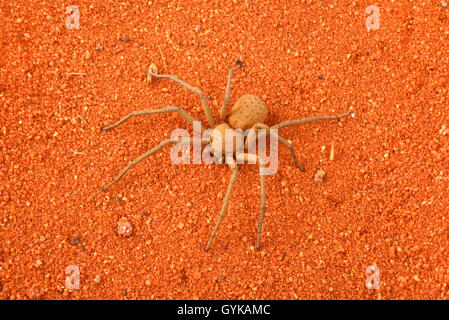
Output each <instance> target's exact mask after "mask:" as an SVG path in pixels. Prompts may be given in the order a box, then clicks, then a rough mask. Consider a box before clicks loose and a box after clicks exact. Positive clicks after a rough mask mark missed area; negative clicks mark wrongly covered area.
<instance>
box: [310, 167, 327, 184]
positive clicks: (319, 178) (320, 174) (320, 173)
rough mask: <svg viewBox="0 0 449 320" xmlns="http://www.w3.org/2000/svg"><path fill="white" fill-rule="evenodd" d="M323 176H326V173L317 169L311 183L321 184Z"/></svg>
mask: <svg viewBox="0 0 449 320" xmlns="http://www.w3.org/2000/svg"><path fill="white" fill-rule="evenodd" d="M325 175H326V172H324V171H323V170H321V169H319V170H318V171H317V172H316V173H315V177H314V178H313V181H315V182H323V179H324V176H325Z"/></svg>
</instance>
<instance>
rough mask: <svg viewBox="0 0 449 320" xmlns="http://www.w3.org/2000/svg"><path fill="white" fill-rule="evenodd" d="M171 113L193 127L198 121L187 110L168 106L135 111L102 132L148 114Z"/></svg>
mask: <svg viewBox="0 0 449 320" xmlns="http://www.w3.org/2000/svg"><path fill="white" fill-rule="evenodd" d="M170 112H177V113H178V114H179V115H180V116H181V117H183V118H184V120H185V121H187V122H188V123H190V124H191V125H192V126H193V122H194V121H198V120H196V119H195V118H194V117H193V116H192V115H191V114H190V113H188V112H187V111H185V110H183V109H181V108H178V107H174V106H168V107H166V108H163V109H153V110H141V111H133V112H131V113H129V114H128V115H127V116H125V117H123V118H122V119H120V120H119V121H117V122H116V123H113V124H111V125H109V126H107V127H104V128H102V129H101V131H106V130H109V129H112V128H115V127H117V126H118V125H120V124H122V123H123V122H125V121H126V120H128V119H129V118H131V117H136V116H143V115H147V114H157V113H170ZM201 127H203V126H202V125H201Z"/></svg>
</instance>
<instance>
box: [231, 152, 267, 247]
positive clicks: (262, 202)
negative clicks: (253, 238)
mask: <svg viewBox="0 0 449 320" xmlns="http://www.w3.org/2000/svg"><path fill="white" fill-rule="evenodd" d="M250 157H255V158H256V159H257V162H258V163H259V177H260V217H259V226H258V227H257V246H256V248H257V250H259V249H260V234H261V232H262V223H263V218H264V216H265V211H266V209H267V205H266V197H267V195H266V187H265V175H264V174H263V173H262V171H263V168H264V167H265V164H264V163H262V162H261V161H260V160H259V157H257V155H255V154H249V153H240V154H238V155H237V156H236V158H237V159H238V160H244V161H247V162H249V158H250Z"/></svg>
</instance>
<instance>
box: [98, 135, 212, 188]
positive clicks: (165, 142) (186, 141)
mask: <svg viewBox="0 0 449 320" xmlns="http://www.w3.org/2000/svg"><path fill="white" fill-rule="evenodd" d="M195 142H196V143H201V144H202V145H205V144H207V143H209V142H210V141H209V140H202V139H199V138H178V139H167V140H163V141H162V142H161V143H160V144H159V145H157V146H156V147H154V148H153V149H151V150H149V151H147V152H145V153H143V154H141V155H140V156H138V157H137V158H136V159H134V160H133V161H131V162H130V163H129V164H128V165H127V166H126V167H125V169H123V170H122V172H120V174H119V175H118V176H117V177H116V178H115V179H114V180H112V181H111V182H110V183H108V184H107V185H106V186H105V187H104V188H102V189H101V191H106V190H107V189H108V188H109V187H110V186H112V185H113V184H114V183H116V182H117V181H119V180H120V179H121V177H122V176H123V175H124V174H125V173H126V172H127V171H128V170H129V169H131V168H132V167H134V166H135V165H136V164H138V163H139V162H140V161H142V160H143V159H145V158H147V157H149V156H150V155H152V154H153V153H155V152H157V151H158V150H160V149H162V148H163V147H165V146H167V145H169V144H177V143H183V144H191V143H195Z"/></svg>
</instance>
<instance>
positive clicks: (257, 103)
mask: <svg viewBox="0 0 449 320" xmlns="http://www.w3.org/2000/svg"><path fill="white" fill-rule="evenodd" d="M236 64H237V65H236V66H235V67H233V68H230V69H229V72H228V78H227V84H226V89H225V98H224V102H223V106H222V108H221V110H220V112H219V122H218V123H217V121H216V120H215V118H214V116H213V115H212V112H211V109H210V106H209V101H208V97H207V96H206V95H205V94H204V93H203V91H201V89H199V88H196V87H193V86H191V85H189V84H187V83H186V82H184V81H182V80H180V79H179V78H177V77H176V76H174V75H168V74H165V75H163V74H158V73H155V72H152V71H151V68H150V70H148V71H146V72H147V73H148V74H150V75H151V76H153V77H155V78H166V79H170V80H172V81H174V82H176V83H177V84H179V85H181V86H183V87H184V88H186V89H187V90H189V91H191V92H193V93H195V94H197V95H198V96H199V98H200V101H201V104H202V106H203V110H204V113H205V116H206V120H207V123H208V124H209V126H210V127H211V128H212V129H213V132H212V135H211V137H210V138H209V139H206V140H203V139H201V138H182V139H167V140H163V141H162V142H161V143H160V144H159V145H157V146H156V147H154V148H152V149H151V150H149V151H147V152H145V153H143V154H142V155H140V156H139V157H137V158H136V159H134V160H133V161H131V162H130V163H129V164H128V165H127V166H126V167H125V168H124V169H123V170H122V171H121V172H120V174H119V175H118V176H117V177H116V178H115V179H114V180H112V181H111V182H110V183H109V184H107V185H106V186H105V187H104V188H102V191H105V190H107V189H108V188H109V187H110V186H111V185H113V184H114V183H116V182H117V181H119V180H120V178H121V177H122V176H123V175H124V174H125V173H126V172H127V171H128V170H129V169H131V168H132V167H133V166H135V165H136V164H138V163H139V162H140V161H142V160H143V159H145V158H147V157H148V156H150V155H152V154H154V153H155V152H157V151H158V150H160V149H162V148H164V147H165V146H167V145H169V144H173V145H176V144H178V143H180V144H181V145H182V144H188V145H191V144H193V143H201V145H205V144H210V146H211V149H212V151H211V154H214V151H217V149H220V150H219V151H218V152H217V153H218V154H219V156H221V157H224V159H225V162H226V164H227V165H228V166H229V168H230V170H231V178H230V181H229V184H228V189H227V191H226V195H225V197H224V200H223V204H222V207H221V211H220V214H219V216H218V220H217V222H216V224H215V227H214V229H213V230H212V233H211V235H210V238H209V241H208V243H207V245H206V248H205V250H206V251H208V250H209V248H210V246H211V243H212V240H213V238H214V237H215V234H216V233H217V230H218V228H219V226H220V223H221V221H222V220H223V218H224V215H225V212H226V211H227V208H228V204H229V199H230V197H231V193H232V190H233V188H234V184H235V182H236V180H237V175H238V166H237V163H236V161H235V160H240V161H248V162H249V159H253V161H254V159H255V161H254V163H258V164H259V169H260V171H259V175H260V189H261V196H260V207H261V213H260V218H259V224H258V228H257V250H259V249H260V235H261V230H262V222H263V218H264V215H265V210H266V190H265V176H264V174H261V171H262V169H263V167H264V166H265V163H264V162H263V161H261V160H260V159H259V158H258V156H257V155H256V154H250V153H248V152H237V151H236V148H235V145H234V146H233V147H232V148H228V149H226V148H227V146H228V145H225V141H226V140H227V137H226V133H227V132H229V131H230V130H231V132H233V131H232V130H234V131H240V130H241V131H244V130H247V129H254V130H257V129H261V130H263V131H265V132H267V131H270V136H273V135H274V137H275V138H277V139H278V141H280V142H281V143H282V144H283V145H285V146H286V147H287V148H288V149H289V150H290V153H291V156H292V157H293V161H294V162H295V164H296V165H297V166H298V168H299V169H300V170H301V171H303V172H304V171H305V170H304V168H303V166H301V164H300V163H299V161H298V158H297V156H296V154H295V151H294V149H293V146H292V144H291V142H290V141H289V140H286V139H284V138H282V137H281V136H279V135H278V134H277V133H271V130H270V129H280V128H284V127H287V126H292V125H296V124H300V123H306V122H312V121H316V120H331V119H339V118H342V117H346V116H349V115H352V116H354V114H353V113H352V112H347V113H343V114H340V115H334V116H321V117H312V118H305V119H300V120H287V121H283V122H281V123H278V124H276V125H274V126H271V127H270V126H268V125H266V124H264V123H263V122H264V121H265V119H266V117H267V114H268V109H267V107H266V105H265V103H264V102H263V101H262V99H261V98H259V97H258V96H257V95H253V94H247V95H243V96H242V97H240V98H239V99H238V100H237V101H236V102H235V104H234V105H233V107H232V108H231V112H230V114H229V116H228V117H227V119H228V120H227V121H226V116H227V111H228V107H229V102H230V97H231V79H232V74H233V73H234V71H235V70H237V69H239V68H240V67H242V66H243V63H242V62H241V61H240V60H237V61H236ZM156 72H157V71H156ZM170 112H176V113H178V114H179V115H180V116H181V117H182V118H184V120H185V121H186V122H188V123H190V124H191V125H193V122H194V121H198V120H196V119H195V118H194V117H193V116H192V115H191V114H190V113H188V112H187V111H186V110H183V109H181V108H178V107H175V106H168V107H166V108H162V109H153V110H141V111H133V112H131V113H129V114H128V115H127V116H125V117H123V118H122V119H120V120H119V121H117V122H116V123H113V124H111V125H109V126H106V127H104V128H102V129H101V131H106V130H109V129H112V128H114V127H117V126H118V125H120V124H122V123H123V122H124V121H126V120H128V119H129V118H131V117H135V116H141V115H149V114H159V113H170ZM201 129H204V127H203V125H202V124H201ZM276 131H277V130H276ZM276 131H275V132H276ZM214 133H219V134H220V136H223V137H224V140H221V141H220V140H218V139H214V137H217V135H216V134H214ZM198 139H199V140H198ZM249 140H250V135H248V136H247V137H246V138H245V150H246V151H247V149H248V142H249ZM223 150H224V153H222V151H223ZM245 150H244V151H245ZM240 163H241V162H240Z"/></svg>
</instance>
